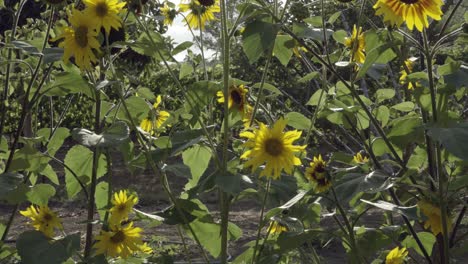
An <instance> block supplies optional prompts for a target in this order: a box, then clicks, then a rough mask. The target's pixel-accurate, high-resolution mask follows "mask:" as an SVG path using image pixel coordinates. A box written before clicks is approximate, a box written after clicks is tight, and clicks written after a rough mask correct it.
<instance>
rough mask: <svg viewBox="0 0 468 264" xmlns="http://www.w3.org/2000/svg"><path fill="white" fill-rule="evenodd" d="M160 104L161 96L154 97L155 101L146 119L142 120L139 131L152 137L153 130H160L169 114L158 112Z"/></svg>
mask: <svg viewBox="0 0 468 264" xmlns="http://www.w3.org/2000/svg"><path fill="white" fill-rule="evenodd" d="M160 104H161V95H158V96H157V97H156V101H155V103H154V104H153V109H152V110H151V112H150V114H149V115H148V117H147V118H145V119H143V120H142V121H141V123H140V127H141V129H143V130H144V131H146V132H148V133H150V134H151V135H154V130H155V129H158V128H161V127H162V126H163V124H164V123H165V122H166V121H167V119H169V117H170V116H171V114H169V112H166V111H163V110H158V107H159V105H160Z"/></svg>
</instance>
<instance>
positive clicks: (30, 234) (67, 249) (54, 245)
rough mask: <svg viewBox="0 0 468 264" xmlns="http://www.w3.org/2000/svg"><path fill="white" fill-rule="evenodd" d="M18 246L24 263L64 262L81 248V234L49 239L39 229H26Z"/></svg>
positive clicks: (20, 237) (56, 263)
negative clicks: (53, 239)
mask: <svg viewBox="0 0 468 264" xmlns="http://www.w3.org/2000/svg"><path fill="white" fill-rule="evenodd" d="M16 248H17V249H18V255H19V256H20V257H21V261H22V263H24V264H43V263H47V264H62V263H63V262H65V261H66V260H67V259H69V258H70V257H71V256H72V255H73V254H74V253H75V252H76V251H78V250H79V249H80V234H73V235H68V236H66V237H65V238H63V239H59V240H55V241H49V240H48V239H47V237H46V236H44V234H42V233H41V232H39V231H26V232H24V233H22V234H21V235H20V236H19V237H18V240H17V241H16Z"/></svg>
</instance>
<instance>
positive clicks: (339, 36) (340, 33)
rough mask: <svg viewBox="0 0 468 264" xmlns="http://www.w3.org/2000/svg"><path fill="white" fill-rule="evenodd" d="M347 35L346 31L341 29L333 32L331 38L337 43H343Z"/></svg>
mask: <svg viewBox="0 0 468 264" xmlns="http://www.w3.org/2000/svg"><path fill="white" fill-rule="evenodd" d="M347 37H348V33H346V31H344V30H342V29H340V30H337V31H335V32H333V39H334V40H335V41H336V42H338V43H341V44H345V39H346V38H347Z"/></svg>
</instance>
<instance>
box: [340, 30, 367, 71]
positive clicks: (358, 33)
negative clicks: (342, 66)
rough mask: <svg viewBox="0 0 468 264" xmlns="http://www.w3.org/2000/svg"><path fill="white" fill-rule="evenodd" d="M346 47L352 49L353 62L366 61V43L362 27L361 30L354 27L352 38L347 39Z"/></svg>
mask: <svg viewBox="0 0 468 264" xmlns="http://www.w3.org/2000/svg"><path fill="white" fill-rule="evenodd" d="M345 45H346V47H348V48H350V49H351V61H355V62H358V63H364V61H365V60H366V54H365V53H364V52H365V48H366V42H365V39H364V33H362V27H359V30H357V28H356V25H354V27H353V32H352V34H351V37H347V38H345Z"/></svg>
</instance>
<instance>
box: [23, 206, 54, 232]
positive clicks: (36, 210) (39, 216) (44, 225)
mask: <svg viewBox="0 0 468 264" xmlns="http://www.w3.org/2000/svg"><path fill="white" fill-rule="evenodd" d="M20 214H22V215H24V216H26V217H29V218H30V219H31V220H32V222H31V225H32V226H33V227H34V228H35V229H36V230H38V231H41V232H42V233H44V235H45V236H46V237H49V238H50V237H53V236H54V228H58V229H63V227H62V223H61V221H60V218H58V216H57V214H56V213H55V212H53V211H52V210H50V209H49V207H48V206H47V205H41V206H37V207H36V206H34V205H31V206H29V207H28V208H27V209H26V210H25V211H20Z"/></svg>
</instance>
